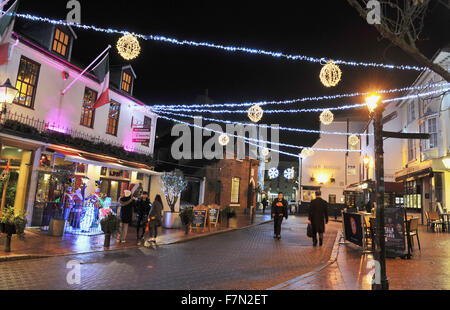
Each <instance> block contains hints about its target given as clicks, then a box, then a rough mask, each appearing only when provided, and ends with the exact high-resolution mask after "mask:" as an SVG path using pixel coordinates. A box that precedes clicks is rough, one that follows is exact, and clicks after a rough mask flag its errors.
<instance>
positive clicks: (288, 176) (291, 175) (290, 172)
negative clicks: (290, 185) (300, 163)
mask: <svg viewBox="0 0 450 310" xmlns="http://www.w3.org/2000/svg"><path fill="white" fill-rule="evenodd" d="M294 175H295V171H294V169H292V168H288V169H286V170H284V177H285V178H286V179H288V180H292V179H293V178H294Z"/></svg>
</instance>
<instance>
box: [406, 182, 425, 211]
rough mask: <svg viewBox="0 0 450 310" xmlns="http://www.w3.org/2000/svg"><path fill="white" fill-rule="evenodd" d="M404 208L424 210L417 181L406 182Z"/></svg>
mask: <svg viewBox="0 0 450 310" xmlns="http://www.w3.org/2000/svg"><path fill="white" fill-rule="evenodd" d="M404 206H405V208H408V209H421V208H422V195H421V194H420V188H419V186H418V185H417V181H410V182H405V196H404Z"/></svg>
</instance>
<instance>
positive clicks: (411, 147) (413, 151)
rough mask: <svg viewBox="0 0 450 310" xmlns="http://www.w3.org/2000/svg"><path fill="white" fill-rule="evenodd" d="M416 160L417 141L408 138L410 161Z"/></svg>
mask: <svg viewBox="0 0 450 310" xmlns="http://www.w3.org/2000/svg"><path fill="white" fill-rule="evenodd" d="M413 160H416V141H415V140H408V161H413Z"/></svg>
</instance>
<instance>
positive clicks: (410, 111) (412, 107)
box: [408, 101, 416, 123]
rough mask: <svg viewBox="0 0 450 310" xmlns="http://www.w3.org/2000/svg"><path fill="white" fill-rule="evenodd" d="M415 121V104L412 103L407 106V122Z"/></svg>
mask: <svg viewBox="0 0 450 310" xmlns="http://www.w3.org/2000/svg"><path fill="white" fill-rule="evenodd" d="M414 120H416V103H415V102H414V101H412V102H410V103H409V104H408V122H409V123H411V122H412V121H414Z"/></svg>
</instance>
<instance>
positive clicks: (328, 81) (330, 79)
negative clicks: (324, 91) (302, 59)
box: [320, 60, 342, 87]
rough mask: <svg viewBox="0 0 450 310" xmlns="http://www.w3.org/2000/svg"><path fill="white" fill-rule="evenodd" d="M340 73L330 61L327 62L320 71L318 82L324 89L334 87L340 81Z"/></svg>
mask: <svg viewBox="0 0 450 310" xmlns="http://www.w3.org/2000/svg"><path fill="white" fill-rule="evenodd" d="M341 77H342V71H341V69H340V68H339V67H338V66H337V65H336V64H335V63H334V62H333V61H332V60H330V61H328V62H327V63H326V64H325V65H324V66H323V68H322V70H321V71H320V81H321V82H322V84H323V85H324V86H326V87H334V86H336V85H337V84H339V82H340V81H341Z"/></svg>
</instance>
